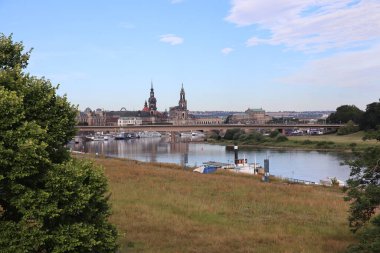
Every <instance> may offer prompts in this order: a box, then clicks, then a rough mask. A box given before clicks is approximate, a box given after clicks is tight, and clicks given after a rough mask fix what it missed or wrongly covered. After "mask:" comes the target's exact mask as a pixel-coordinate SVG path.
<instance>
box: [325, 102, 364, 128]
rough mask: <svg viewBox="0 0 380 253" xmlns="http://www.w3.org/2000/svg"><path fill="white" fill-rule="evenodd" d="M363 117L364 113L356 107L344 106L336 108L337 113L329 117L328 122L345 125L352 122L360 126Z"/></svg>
mask: <svg viewBox="0 0 380 253" xmlns="http://www.w3.org/2000/svg"><path fill="white" fill-rule="evenodd" d="M362 115H363V111H362V110H360V109H359V108H357V107H356V106H355V105H342V106H339V107H338V108H336V112H334V113H331V114H330V115H329V117H328V118H327V122H330V123H342V124H345V123H347V122H349V121H350V120H351V121H353V122H354V123H356V124H359V122H360V120H361V118H362Z"/></svg>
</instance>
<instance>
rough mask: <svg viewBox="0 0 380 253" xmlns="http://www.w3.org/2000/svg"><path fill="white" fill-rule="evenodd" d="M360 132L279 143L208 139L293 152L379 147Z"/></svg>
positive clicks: (314, 136) (315, 136)
mask: <svg viewBox="0 0 380 253" xmlns="http://www.w3.org/2000/svg"><path fill="white" fill-rule="evenodd" d="M363 136H364V133H363V132H362V131H360V132H357V133H353V134H348V135H337V134H326V135H303V136H287V140H285V139H283V140H281V141H279V140H278V139H276V138H270V137H263V139H262V140H260V141H257V140H255V139H253V140H252V139H245V140H244V139H243V140H242V139H238V140H223V139H222V140H214V139H208V140H207V142H208V143H210V144H222V145H226V146H228V145H235V144H237V145H239V147H240V148H270V149H293V150H320V151H339V152H351V151H352V149H353V148H355V149H356V150H358V151H360V150H363V149H365V148H368V147H372V146H377V145H380V142H378V141H376V140H366V141H364V140H363V139H362V138H363Z"/></svg>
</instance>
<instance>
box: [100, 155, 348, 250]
mask: <svg viewBox="0 0 380 253" xmlns="http://www.w3.org/2000/svg"><path fill="white" fill-rule="evenodd" d="M95 163H97V164H101V165H103V166H104V168H105V173H106V175H107V177H108V178H109V183H110V191H111V193H112V195H111V202H112V207H113V215H112V216H111V221H112V222H113V223H114V224H116V226H117V227H118V229H119V231H120V234H121V238H120V244H121V252H343V251H344V250H345V248H346V247H347V245H348V244H350V243H352V242H353V236H352V235H351V234H350V232H349V230H348V227H347V221H346V219H347V218H346V217H347V210H348V206H347V203H345V202H344V201H343V194H342V193H341V191H340V190H338V189H333V188H324V187H315V186H303V185H289V184H284V183H278V182H277V183H269V184H267V183H262V182H260V180H259V179H258V178H255V177H252V176H244V175H237V174H231V173H224V172H222V173H217V174H213V175H201V174H197V173H192V172H190V171H184V170H182V169H181V168H180V167H179V166H176V165H171V164H152V163H141V162H136V161H129V160H121V159H104V158H97V159H95Z"/></svg>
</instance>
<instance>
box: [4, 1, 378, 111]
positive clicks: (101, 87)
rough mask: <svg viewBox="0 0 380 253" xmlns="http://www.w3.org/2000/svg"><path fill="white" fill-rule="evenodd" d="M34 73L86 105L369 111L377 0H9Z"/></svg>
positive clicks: (11, 24)
mask: <svg viewBox="0 0 380 253" xmlns="http://www.w3.org/2000/svg"><path fill="white" fill-rule="evenodd" d="M0 32H2V33H4V34H5V35H9V34H10V33H13V38H14V40H16V41H23V42H24V44H25V46H26V48H31V47H33V48H34V49H33V53H32V56H31V59H30V64H29V67H28V71H29V72H30V73H32V74H33V75H36V76H45V77H46V78H48V79H50V80H51V81H52V82H53V84H58V83H59V84H60V89H59V93H60V94H67V96H68V98H69V100H70V101H71V102H72V103H73V104H78V105H79V108H80V109H82V110H83V109H85V108H86V107H90V108H92V109H96V108H104V109H107V110H118V109H120V108H121V107H126V108H127V109H128V110H139V109H142V107H143V105H144V101H145V100H146V99H147V98H148V96H149V89H150V83H151V81H153V85H154V88H155V94H156V98H157V106H158V109H159V110H162V111H163V110H165V109H168V108H169V107H170V106H174V105H177V103H178V100H179V92H180V88H181V84H182V83H183V84H184V88H185V91H186V98H187V100H188V107H189V109H190V110H237V111H243V110H246V109H247V108H248V107H249V108H261V107H262V108H263V109H265V110H267V111H279V110H296V111H301V110H334V109H335V108H336V107H338V106H340V105H343V104H355V105H357V106H358V107H359V108H361V109H365V105H367V104H369V103H371V102H374V101H378V99H379V98H380V1H379V0H361V1H360V0H318V1H317V0H291V1H290V0H289V1H287V0H283V1H279V0H233V1H230V0H182V1H181V0H109V1H100V0H81V1H78V0H75V1H74V0H65V1H64V0H61V1H58V0H57V1H48V0H45V1H42V0H34V1H28V0H0Z"/></svg>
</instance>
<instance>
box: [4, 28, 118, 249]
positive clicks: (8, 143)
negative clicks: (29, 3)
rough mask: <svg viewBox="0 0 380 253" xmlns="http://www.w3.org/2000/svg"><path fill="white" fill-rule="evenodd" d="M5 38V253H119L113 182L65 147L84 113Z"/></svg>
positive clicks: (25, 54) (98, 169) (20, 44)
mask: <svg viewBox="0 0 380 253" xmlns="http://www.w3.org/2000/svg"><path fill="white" fill-rule="evenodd" d="M29 55H30V51H29V52H24V47H23V44H22V43H20V42H14V41H13V39H12V36H8V37H7V36H5V35H3V34H0V115H1V118H0V252H115V251H116V248H117V247H116V237H117V236H116V230H115V228H114V227H113V226H112V225H111V224H109V222H108V220H107V219H108V216H109V214H110V207H109V204H108V198H107V183H106V179H105V177H104V175H103V173H102V171H101V168H98V167H96V166H94V165H92V164H91V163H89V162H85V161H80V160H76V159H73V158H71V157H70V155H69V152H68V151H67V150H66V149H65V147H64V145H65V144H66V143H67V142H68V141H69V140H70V139H71V138H72V137H73V136H74V134H75V128H74V126H75V115H76V113H77V109H76V107H74V106H72V105H71V104H70V103H69V102H68V101H67V98H66V97H65V96H58V95H57V94H56V90H57V87H54V86H53V85H52V84H51V83H50V81H49V80H46V79H44V78H37V77H34V76H31V75H29V74H27V73H25V72H24V70H25V68H26V67H27V64H28V60H29Z"/></svg>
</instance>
